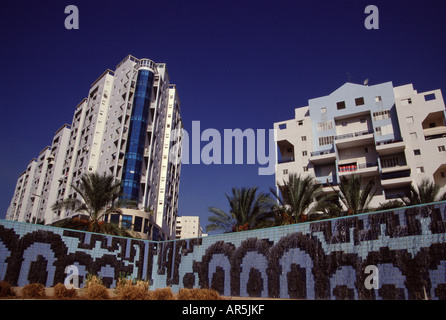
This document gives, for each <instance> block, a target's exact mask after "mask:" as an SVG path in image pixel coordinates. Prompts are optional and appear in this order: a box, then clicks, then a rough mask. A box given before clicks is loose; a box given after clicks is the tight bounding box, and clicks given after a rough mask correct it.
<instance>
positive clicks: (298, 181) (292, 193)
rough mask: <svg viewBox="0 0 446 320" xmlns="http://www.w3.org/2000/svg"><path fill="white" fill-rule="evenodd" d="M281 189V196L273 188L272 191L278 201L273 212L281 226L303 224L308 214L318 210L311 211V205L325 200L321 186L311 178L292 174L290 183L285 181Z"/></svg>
mask: <svg viewBox="0 0 446 320" xmlns="http://www.w3.org/2000/svg"><path fill="white" fill-rule="evenodd" d="M279 189H280V195H279V194H278V193H277V192H276V190H274V189H273V188H270V191H271V193H272V194H273V196H274V197H275V198H276V199H277V201H278V204H276V206H275V207H274V209H273V210H274V212H275V216H276V222H277V223H278V224H281V225H283V224H292V223H298V222H303V221H304V220H305V217H306V214H308V213H310V212H313V211H314V210H315V209H316V207H313V209H312V210H310V207H311V205H312V204H314V202H315V201H321V203H322V200H323V199H325V195H324V194H323V192H322V189H321V187H320V185H319V184H318V183H317V182H316V180H315V179H314V178H312V177H310V176H306V177H301V175H297V174H294V173H293V174H290V175H289V178H288V181H286V180H283V184H282V185H280V186H279Z"/></svg>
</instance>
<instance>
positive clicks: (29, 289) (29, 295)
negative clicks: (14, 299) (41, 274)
mask: <svg viewBox="0 0 446 320" xmlns="http://www.w3.org/2000/svg"><path fill="white" fill-rule="evenodd" d="M22 297H23V298H25V299H43V298H46V294H45V287H44V285H43V284H41V283H30V284H27V285H26V286H24V287H23V289H22Z"/></svg>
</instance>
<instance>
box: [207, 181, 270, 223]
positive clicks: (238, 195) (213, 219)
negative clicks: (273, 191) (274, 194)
mask: <svg viewBox="0 0 446 320" xmlns="http://www.w3.org/2000/svg"><path fill="white" fill-rule="evenodd" d="M257 191H258V188H257V187H253V188H241V189H238V188H232V195H231V196H228V195H227V194H226V198H227V199H228V202H229V208H230V210H229V213H227V212H225V211H223V210H222V209H220V208H216V207H210V208H209V211H210V212H211V213H213V214H214V215H213V216H210V217H209V218H208V221H209V222H210V224H208V225H207V226H206V230H207V231H216V230H222V231H224V232H231V231H232V232H234V231H244V230H250V229H256V228H258V227H261V226H262V223H263V222H264V221H265V220H266V219H268V218H269V212H270V211H269V203H270V202H271V201H270V197H269V196H268V195H267V194H266V193H263V192H262V193H259V194H257Z"/></svg>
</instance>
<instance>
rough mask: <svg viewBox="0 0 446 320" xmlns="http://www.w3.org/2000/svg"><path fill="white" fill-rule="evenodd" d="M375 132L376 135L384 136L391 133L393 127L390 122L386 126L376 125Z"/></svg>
mask: <svg viewBox="0 0 446 320" xmlns="http://www.w3.org/2000/svg"><path fill="white" fill-rule="evenodd" d="M375 132H376V135H377V136H384V135H386V134H392V133H393V127H392V125H391V124H388V125H387V126H382V127H376V128H375Z"/></svg>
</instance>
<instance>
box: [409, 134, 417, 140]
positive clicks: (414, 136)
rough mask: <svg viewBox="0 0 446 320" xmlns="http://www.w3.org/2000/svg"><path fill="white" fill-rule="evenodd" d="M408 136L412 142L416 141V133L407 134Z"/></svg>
mask: <svg viewBox="0 0 446 320" xmlns="http://www.w3.org/2000/svg"><path fill="white" fill-rule="evenodd" d="M409 135H410V138H411V139H413V140H416V139H417V133H416V132H411V133H409Z"/></svg>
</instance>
